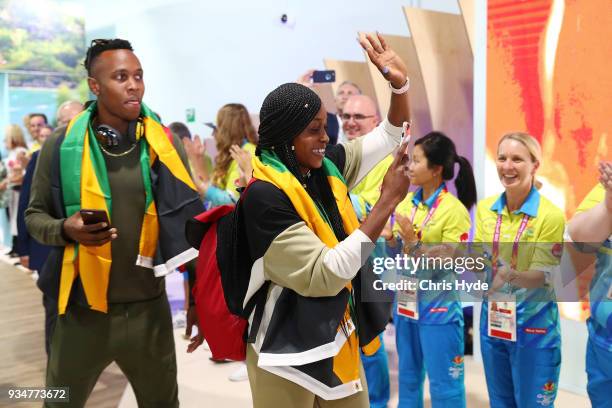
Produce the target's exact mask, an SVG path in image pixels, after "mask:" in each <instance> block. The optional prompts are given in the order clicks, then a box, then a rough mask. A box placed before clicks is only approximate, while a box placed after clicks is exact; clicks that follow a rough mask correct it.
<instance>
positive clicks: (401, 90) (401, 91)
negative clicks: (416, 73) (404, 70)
mask: <svg viewBox="0 0 612 408" xmlns="http://www.w3.org/2000/svg"><path fill="white" fill-rule="evenodd" d="M389 88H391V92H393V93H394V94H396V95H402V94H405V93H406V92H408V89H410V78H408V77H406V83H405V84H404V86H402V87H401V88H399V89H396V88H394V87H393V85H391V82H389Z"/></svg>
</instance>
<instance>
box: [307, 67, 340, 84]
mask: <svg viewBox="0 0 612 408" xmlns="http://www.w3.org/2000/svg"><path fill="white" fill-rule="evenodd" d="M312 82H314V83H321V82H336V71H334V70H333V69H332V70H327V71H313V73H312Z"/></svg>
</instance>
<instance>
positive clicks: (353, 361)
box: [0, 35, 612, 408]
mask: <svg viewBox="0 0 612 408" xmlns="http://www.w3.org/2000/svg"><path fill="white" fill-rule="evenodd" d="M360 44H361V46H362V47H363V49H364V50H365V51H366V53H367V55H368V58H369V60H370V61H371V62H372V63H373V64H374V65H375V66H376V68H377V69H378V71H379V74H380V75H381V76H382V77H384V78H385V79H386V80H387V81H388V82H389V87H390V89H391V96H390V105H389V111H388V113H387V115H386V117H382V115H381V113H380V112H379V110H378V108H377V104H376V102H375V100H374V98H373V96H371V95H364V94H362V91H361V89H360V88H359V86H358V85H357V84H355V83H353V82H350V81H345V82H342V83H341V84H340V85H339V86H338V88H337V93H336V99H335V106H331V107H329V106H328V107H326V106H323V102H322V100H321V98H320V97H319V95H318V94H317V87H316V85H314V84H313V83H312V81H311V78H310V77H311V75H312V72H311V71H309V72H308V73H307V74H305V75H304V76H302V77H301V78H300V79H299V80H298V81H297V82H296V83H287V84H283V85H281V86H279V87H278V88H276V89H274V90H273V91H272V92H270V93H269V94H268V95H267V97H266V98H265V100H264V102H263V104H262V106H261V110H260V112H259V120H260V123H259V126H258V128H256V127H255V126H254V125H253V122H252V118H251V115H250V114H249V112H248V111H247V109H246V107H245V106H244V105H242V104H239V103H230V104H226V105H224V106H222V107H221V108H220V109H219V111H218V113H217V118H216V123H215V125H214V131H213V138H214V141H215V143H216V154H215V155H214V157H211V156H210V155H209V153H208V152H207V151H206V148H205V143H204V142H203V141H202V140H201V138H200V137H199V136H197V135H192V134H191V132H190V130H189V128H188V127H187V126H186V125H185V124H183V123H181V122H174V123H171V124H169V125H168V127H165V126H164V125H163V124H162V121H161V119H160V116H159V115H158V114H157V113H155V111H153V110H151V109H150V108H149V107H148V106H146V105H145V104H144V103H143V95H144V89H145V87H144V79H143V78H144V77H143V67H142V66H141V64H140V61H139V60H138V58H137V57H136V55H135V54H134V52H133V50H132V47H131V45H130V43H129V42H128V41H125V40H120V39H113V40H94V41H93V42H92V44H91V46H90V47H89V49H88V51H87V55H86V58H85V63H84V65H85V68H86V69H87V73H88V84H89V88H90V90H91V92H92V94H94V95H95V97H96V100H95V101H93V102H91V103H88V104H87V106H86V107H85V106H83V105H82V104H80V103H79V102H75V101H70V102H66V103H64V104H62V105H61V106H60V107H59V109H58V112H57V126H56V127H55V128H52V127H51V126H49V124H48V120H47V117H46V116H45V115H44V114H39V113H32V114H30V115H28V117H27V118H26V120H25V123H24V124H25V126H26V128H27V130H28V132H29V133H30V136H31V139H32V143H31V144H30V146H28V145H27V144H26V142H25V137H24V135H23V132H22V131H21V127H20V126H17V125H11V126H9V127H8V128H7V129H6V131H5V146H6V150H7V152H8V156H7V158H6V159H5V160H3V162H2V163H3V164H2V167H1V168H0V194H1V199H0V205H2V206H3V207H5V208H6V211H7V214H8V219H9V221H10V234H11V236H12V242H11V245H12V248H11V251H10V254H11V255H14V256H18V257H19V258H18V260H19V262H20V263H21V264H22V265H23V266H24V267H27V268H30V269H32V270H35V271H37V273H38V275H39V278H38V286H39V288H40V289H41V290H42V292H43V305H44V307H45V316H46V321H45V328H46V330H45V336H46V350H47V353H48V367H47V377H46V385H47V386H55V387H65V386H67V387H70V403H69V404H65V403H61V402H52V401H47V402H46V403H45V406H48V407H56V406H57V407H65V406H74V407H82V406H84V405H85V402H86V401H87V398H88V396H89V394H90V393H91V391H92V390H93V387H94V385H95V384H96V381H97V379H98V377H99V375H100V373H101V372H102V371H103V370H104V368H105V367H107V366H108V365H109V364H110V363H111V362H113V361H114V362H116V363H117V364H118V366H119V367H120V368H121V370H122V371H123V372H124V374H125V375H126V377H127V378H128V380H129V382H130V383H131V385H132V387H133V389H134V393H135V395H136V399H137V401H138V405H139V406H140V407H175V406H178V404H179V393H178V385H177V365H176V357H175V345H174V337H173V332H172V320H171V316H170V309H169V305H168V300H167V295H166V291H165V281H164V276H165V275H166V274H168V273H170V272H173V271H175V270H177V269H179V270H181V271H182V272H183V275H184V288H185V305H184V309H185V314H186V320H187V322H186V325H187V329H186V331H187V335H188V336H190V337H191V336H193V337H191V338H190V342H189V346H188V351H189V352H193V351H195V350H196V349H197V348H198V347H199V346H200V345H201V344H203V343H204V338H205V337H206V334H207V333H205V332H202V330H199V331H198V332H197V334H195V333H192V328H193V327H194V326H195V325H197V323H198V319H201V318H202V316H199V315H198V313H197V312H196V310H197V308H196V307H195V306H196V302H198V297H196V296H193V293H194V292H193V287H194V285H195V284H196V283H195V282H196V281H197V279H199V278H200V277H201V276H202V275H201V274H200V268H202V266H201V264H204V262H201V260H202V259H204V258H211V257H213V258H214V257H216V256H217V254H215V253H202V251H200V252H198V250H197V248H193V247H192V245H191V244H190V243H189V242H188V239H187V238H186V237H185V232H184V231H185V224H186V223H187V222H188V220H191V219H192V218H194V217H196V216H198V215H200V214H202V213H204V212H206V211H209V212H210V211H214V210H215V209H217V210H218V209H219V208H222V207H223V206H232V207H227V208H232V209H234V211H236V212H239V214H237V215H236V218H235V225H234V228H233V229H231V230H230V231H229V232H228V233H227V234H222V233H220V232H219V235H218V237H217V239H219V240H222V239H227V242H226V243H227V245H225V246H226V247H227V250H228V251H231V250H235V249H236V248H243V249H244V253H241V254H239V255H240V256H241V257H244V259H243V260H242V261H243V262H246V265H247V267H248V271H249V274H248V280H247V282H246V286H245V288H244V289H245V292H246V294H245V295H244V298H243V299H242V300H243V303H244V305H247V304H249V303H250V302H255V303H256V306H254V308H253V309H252V310H251V312H250V314H249V316H248V328H247V329H246V330H245V333H244V338H245V339H247V345H246V354H245V361H244V365H243V366H242V368H241V369H240V370H239V372H237V373H234V374H232V376H231V379H232V380H240V379H245V380H246V379H247V378H248V380H249V383H250V387H251V393H252V397H253V405H254V406H255V407H272V406H283V407H305V408H306V407H308V408H311V407H345V406H346V407H367V406H372V407H386V406H387V405H388V403H389V399H390V381H389V367H388V355H387V353H386V350H385V347H384V343H383V342H382V335H383V332H384V331H385V328H386V327H387V326H388V325H390V324H392V325H394V326H395V340H396V347H397V352H398V357H399V364H398V372H399V406H400V407H422V406H423V394H424V392H423V385H424V381H425V377H428V379H429V384H430V395H431V401H432V406H433V407H465V406H466V405H468V404H467V401H466V385H465V384H466V381H465V380H466V376H465V372H464V355H465V343H466V341H468V339H467V338H466V334H465V333H466V331H465V330H464V326H465V324H466V323H465V321H464V311H463V308H462V301H461V299H460V297H459V294H458V293H456V292H454V291H445V290H437V291H422V290H420V289H419V290H416V291H412V292H411V291H405V292H397V293H395V299H393V300H390V301H386V302H370V301H367V300H366V297H367V296H366V294H365V293H364V284H363V282H366V281H368V279H369V278H368V276H369V275H371V274H372V270H371V265H370V264H369V263H368V261H367V260H368V255H371V254H372V253H374V251H382V252H383V253H385V254H387V255H388V256H394V255H398V254H399V255H406V256H409V257H421V256H440V254H444V255H448V256H456V254H452V255H449V254H448V252H444V251H448V246H445V245H442V244H448V243H451V244H460V243H466V242H471V243H474V244H480V245H483V246H484V247H486V248H487V249H486V251H488V252H487V253H488V254H489V255H490V261H491V262H490V267H489V269H488V272H487V273H486V278H485V279H486V280H487V281H488V282H489V284H490V285H491V287H492V290H491V291H489V292H488V293H487V295H486V297H485V298H484V299H483V300H482V314H481V318H480V323H481V324H480V331H479V332H480V344H481V353H482V357H483V362H484V372H485V376H486V382H487V389H488V394H489V399H490V404H491V406H492V407H532V406H533V407H536V406H552V405H553V403H554V401H555V398H556V395H557V390H558V385H559V374H560V367H561V333H560V318H559V312H558V309H557V303H556V301H555V300H554V293H553V292H554V290H553V284H552V280H553V278H552V275H553V274H554V273H555V271H557V270H558V268H559V264H560V259H561V252H562V251H558V247H557V246H556V244H563V243H564V242H566V243H567V242H571V241H575V242H576V243H580V242H582V243H584V242H588V243H591V244H593V243H596V244H597V246H596V248H595V249H594V250H595V251H596V252H597V264H596V273H595V275H594V277H593V278H592V280H591V291H590V302H591V303H590V304H591V317H590V318H589V320H588V323H587V324H588V330H589V341H588V350H587V354H586V365H587V374H588V386H587V390H588V393H589V397H590V399H591V402H592V404H593V406H594V407H610V406H612V402H611V400H610V398H609V389H610V386H612V306H611V305H612V303H610V299H612V298H611V296H612V264H611V263H610V259H611V258H610V255H611V254H612V162H603V163H602V164H601V165H600V168H599V170H600V174H601V178H600V180H599V182H597V183H596V181H595V180H592V181H589V182H591V183H593V184H596V186H595V188H594V189H593V191H592V192H591V193H590V194H589V195H588V196H587V197H586V198H585V200H584V202H583V203H582V204H581V205H580V207H579V208H578V210H577V212H576V215H575V216H574V217H573V219H572V220H571V221H570V222H569V223H568V224H567V225H566V220H565V215H564V213H563V212H562V211H561V210H560V209H559V208H558V207H557V206H556V205H555V203H553V202H552V201H550V200H549V199H547V198H546V197H545V196H544V195H542V194H541V193H540V191H539V186H540V185H539V181H538V180H537V177H536V175H537V171H538V168H539V167H540V166H541V164H542V153H541V147H540V145H539V143H538V141H537V140H536V139H535V138H534V137H532V136H531V135H529V134H527V133H524V132H509V133H507V134H506V135H500V136H501V138H500V140H499V143H498V145H497V155H496V157H495V162H496V167H497V173H498V176H499V180H500V183H501V185H502V187H503V190H504V192H503V193H502V194H500V195H496V196H493V197H488V198H480V199H479V197H477V192H476V191H477V190H476V181H475V177H474V172H473V169H472V165H471V164H470V161H469V160H468V159H466V158H465V157H463V156H461V155H459V154H458V153H457V147H456V146H455V143H454V142H453V135H452V134H450V135H445V134H443V133H441V132H438V131H432V132H430V133H428V134H426V135H414V136H415V137H416V140H414V141H413V142H414V143H412V144H410V145H409V144H408V143H409V139H410V135H409V131H408V129H409V124H410V119H411V118H410V107H409V87H410V80H409V78H408V70H407V68H406V65H405V63H404V61H403V60H402V58H401V57H400V56H399V55H397V54H396V53H395V52H394V50H393V49H392V48H391V47H390V46H389V45H388V44H387V43H386V42H385V40H384V38H383V37H382V36H380V35H377V36H370V35H367V36H365V37H362V38H361V39H360ZM333 111H335V112H333ZM411 186H412V187H416V189H415V188H413V191H411V192H409V188H410V187H411ZM82 210H101V211H100V213H102V214H104V215H105V217H101V218H99V219H96V220H94V221H92V222H89V221H88V220H87V219H84V216H83V211H82ZM471 210H474V212H475V217H474V219H473V220H472V218H471V217H470V211H471ZM228 211H229V210H228ZM566 227H567V228H566ZM205 239H206V238H205ZM438 244H439V245H438ZM500 244H501V245H500ZM529 244H532V245H529ZM539 244H550V247H551V248H552V247H554V248H555V249H557V250H550V251H546V250H542V248H540V247H538V245H539ZM577 247H581V246H580V245H577ZM230 253H232V252H230ZM232 254H233V253H232ZM396 272H397V273H399V274H400V275H401V273H402V272H401V271H396ZM438 272H439V271H432V270H427V269H422V270H419V271H417V273H416V274H415V273H412V274H407V275H406V276H404V278H405V279H406V280H414V281H416V282H418V281H419V280H425V279H433V275H434V274H436V273H438ZM436 279H439V276H438V277H437V278H436ZM247 286H248V289H247ZM199 296H201V295H199ZM497 296H500V299H501V298H503V300H498V299H497ZM533 297H537V298H538V300H537V301H534V300H533ZM260 299H261V301H260ZM542 299H546V300H542ZM497 302H504V303H503V304H504V305H507V306H504V308H500V307H498V306H497V305H498V304H501V303H497ZM500 322H501V323H500ZM200 327H201V326H200ZM152 373H154V375H151V374H152Z"/></svg>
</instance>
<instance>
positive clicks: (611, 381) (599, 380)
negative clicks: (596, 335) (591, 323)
mask: <svg viewBox="0 0 612 408" xmlns="http://www.w3.org/2000/svg"><path fill="white" fill-rule="evenodd" d="M586 372H587V377H588V383H587V391H588V393H589V398H590V399H591V404H592V405H593V407H597V408H612V398H611V396H612V353H611V352H610V351H608V350H606V349H604V348H602V347H600V346H598V345H597V344H595V343H594V342H593V340H591V336H589V341H588V343H587V352H586Z"/></svg>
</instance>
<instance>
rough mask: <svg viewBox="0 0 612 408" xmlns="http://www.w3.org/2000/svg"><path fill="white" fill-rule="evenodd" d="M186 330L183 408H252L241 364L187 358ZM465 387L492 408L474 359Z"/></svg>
mask: <svg viewBox="0 0 612 408" xmlns="http://www.w3.org/2000/svg"><path fill="white" fill-rule="evenodd" d="M182 333H183V329H181V330H176V331H175V333H174V338H175V342H176V346H177V353H176V357H177V364H178V383H179V399H180V403H181V407H182V408H201V407H222V408H247V407H251V394H250V389H249V382H248V381H243V382H238V383H236V382H231V381H229V380H228V379H227V377H228V375H230V374H231V373H232V372H234V371H235V370H236V369H237V368H238V367H239V363H225V364H216V363H213V362H212V361H210V360H209V357H210V352H208V351H205V350H203V349H202V348H200V349H198V350H197V351H196V352H195V353H193V354H187V353H186V352H185V350H186V349H187V341H186V340H185V339H183V337H182ZM394 336H395V335H394V333H393V326H391V325H390V326H389V327H388V328H387V331H386V332H385V346H386V349H387V353H388V355H389V370H390V374H391V400H390V401H389V407H395V406H397V354H396V351H395V343H394ZM465 373H466V375H465V379H466V380H465V385H466V391H467V406H468V407H469V408H481V407H482V408H485V407H488V406H489V402H488V397H487V388H486V383H485V377H484V371H483V369H482V366H481V364H480V363H478V362H476V361H474V359H473V358H472V357H471V356H467V357H466V358H465ZM430 406H431V404H430V402H429V392H428V385H427V384H425V407H430ZM590 406H591V405H590V403H589V400H588V398H586V397H584V396H581V395H576V394H572V393H570V392H567V391H564V390H560V391H559V393H558V396H557V400H556V403H555V407H557V408H587V407H590ZM119 407H120V408H136V407H137V404H136V399H135V397H134V393H133V392H132V389H131V387H130V386H128V387H127V388H126V390H125V393H124V395H123V398H122V399H121V403H120V404H119Z"/></svg>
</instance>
